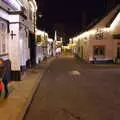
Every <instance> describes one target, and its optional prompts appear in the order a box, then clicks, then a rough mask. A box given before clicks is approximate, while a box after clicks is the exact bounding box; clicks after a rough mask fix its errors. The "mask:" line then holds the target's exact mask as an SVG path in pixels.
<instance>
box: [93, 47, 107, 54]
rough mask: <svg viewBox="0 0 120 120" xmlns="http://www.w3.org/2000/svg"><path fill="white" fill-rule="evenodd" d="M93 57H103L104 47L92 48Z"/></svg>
mask: <svg viewBox="0 0 120 120" xmlns="http://www.w3.org/2000/svg"><path fill="white" fill-rule="evenodd" d="M93 50H94V55H105V47H104V46H94V48H93Z"/></svg>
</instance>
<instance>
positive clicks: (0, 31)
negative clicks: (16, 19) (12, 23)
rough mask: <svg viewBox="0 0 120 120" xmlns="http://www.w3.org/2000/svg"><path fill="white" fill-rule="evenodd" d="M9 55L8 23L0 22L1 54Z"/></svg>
mask: <svg viewBox="0 0 120 120" xmlns="http://www.w3.org/2000/svg"><path fill="white" fill-rule="evenodd" d="M6 53H7V23H5V22H3V21H2V20H0V54H6Z"/></svg>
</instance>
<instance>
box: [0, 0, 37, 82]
mask: <svg viewBox="0 0 120 120" xmlns="http://www.w3.org/2000/svg"><path fill="white" fill-rule="evenodd" d="M36 10H37V6H36V2H35V0H29V1H27V0H1V1H0V34H1V35H2V37H0V56H1V57H2V58H9V59H10V61H11V71H12V72H11V76H12V78H11V79H12V80H20V79H21V73H23V72H24V71H25V70H26V69H27V67H28V66H30V64H31V65H33V64H35V57H36V56H35V26H36Z"/></svg>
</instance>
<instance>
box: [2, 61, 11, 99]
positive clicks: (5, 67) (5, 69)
mask: <svg viewBox="0 0 120 120" xmlns="http://www.w3.org/2000/svg"><path fill="white" fill-rule="evenodd" d="M0 62H1V73H0V74H1V75H0V77H1V82H2V83H3V85H4V91H5V96H4V98H7V97H8V82H9V80H10V70H11V69H10V68H11V66H10V61H9V60H6V61H4V60H2V59H0ZM0 94H1V92H0Z"/></svg>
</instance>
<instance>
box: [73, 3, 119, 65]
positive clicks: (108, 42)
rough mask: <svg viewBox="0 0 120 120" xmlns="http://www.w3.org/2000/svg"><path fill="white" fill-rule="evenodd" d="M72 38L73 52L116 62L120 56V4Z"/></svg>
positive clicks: (89, 60)
mask: <svg viewBox="0 0 120 120" xmlns="http://www.w3.org/2000/svg"><path fill="white" fill-rule="evenodd" d="M72 40H73V46H74V47H73V52H74V54H76V55H78V56H79V57H80V58H81V59H83V60H85V61H87V62H92V61H96V62H98V63H99V62H100V63H101V62H102V63H104V62H115V60H116V59H119V58H120V5H118V6H117V7H116V8H114V9H113V10H111V11H110V12H109V13H108V14H107V15H106V16H105V17H103V18H102V19H101V20H99V22H97V23H96V24H95V25H94V26H92V27H91V29H88V30H86V31H85V32H83V33H81V34H80V35H78V36H76V37H74V38H72Z"/></svg>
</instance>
